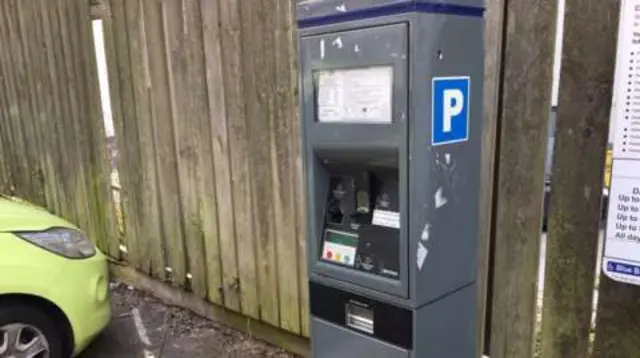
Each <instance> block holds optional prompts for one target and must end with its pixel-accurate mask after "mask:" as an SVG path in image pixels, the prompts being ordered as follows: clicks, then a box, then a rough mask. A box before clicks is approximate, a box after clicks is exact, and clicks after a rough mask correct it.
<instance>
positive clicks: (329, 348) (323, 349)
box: [311, 318, 409, 358]
mask: <svg viewBox="0 0 640 358" xmlns="http://www.w3.org/2000/svg"><path fill="white" fill-rule="evenodd" d="M311 330H312V331H313V337H314V341H313V353H314V355H313V356H314V357H316V358H354V357H366V358H408V357H409V351H407V350H405V349H402V348H399V347H396V346H393V345H391V344H388V343H385V342H383V341H379V340H377V339H372V338H371V337H368V336H365V335H362V334H359V333H357V332H353V331H350V330H348V329H345V328H343V327H340V326H337V325H335V324H332V323H329V322H326V321H323V320H321V319H318V318H313V319H312V321H311Z"/></svg>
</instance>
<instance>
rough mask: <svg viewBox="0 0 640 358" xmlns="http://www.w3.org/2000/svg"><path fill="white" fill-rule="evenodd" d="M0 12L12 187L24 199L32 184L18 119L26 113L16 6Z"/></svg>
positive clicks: (9, 3)
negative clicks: (7, 101) (10, 139)
mask: <svg viewBox="0 0 640 358" xmlns="http://www.w3.org/2000/svg"><path fill="white" fill-rule="evenodd" d="M0 5H3V9H1V11H0V15H3V16H4V17H3V18H2V19H0V22H1V23H2V25H4V26H3V27H4V31H3V32H4V39H3V41H4V42H5V43H6V44H7V48H8V49H9V51H7V52H5V53H4V54H0V55H3V56H4V62H5V64H6V66H7V72H6V74H7V78H8V81H7V87H8V93H9V103H10V104H9V108H8V112H9V113H8V114H9V115H8V117H7V118H6V119H5V121H7V122H8V123H7V124H8V127H9V130H10V132H11V138H12V139H13V143H12V146H13V148H15V149H14V155H13V158H14V166H13V167H14V173H15V175H14V176H13V182H12V184H13V187H14V188H15V193H16V194H17V195H22V196H25V197H28V196H29V194H30V193H29V191H28V190H29V187H30V185H31V180H30V179H31V178H30V175H29V165H30V160H29V158H30V155H29V152H27V148H28V147H29V146H28V145H26V143H28V141H27V139H26V138H25V137H24V133H23V129H22V125H21V120H20V118H21V117H22V116H23V115H24V116H26V115H27V114H26V113H25V110H24V100H23V96H25V93H24V91H23V90H22V89H21V88H20V85H21V82H20V79H19V78H18V77H19V71H20V70H19V67H20V63H21V58H20V49H19V47H18V46H19V43H18V40H17V39H16V37H15V31H16V30H15V21H14V20H15V15H14V14H15V7H16V4H15V2H13V1H4V2H3V3H2V4H0Z"/></svg>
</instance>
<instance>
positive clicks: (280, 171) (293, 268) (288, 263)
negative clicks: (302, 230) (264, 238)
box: [265, 0, 301, 333]
mask: <svg viewBox="0 0 640 358" xmlns="http://www.w3.org/2000/svg"><path fill="white" fill-rule="evenodd" d="M285 7H286V4H285V5H284V6H283V4H282V2H281V1H278V0H271V1H269V2H267V3H266V4H265V9H266V10H268V11H269V16H268V17H267V18H266V25H265V27H266V31H269V24H276V26H274V27H273V30H272V31H273V33H274V38H273V39H272V40H273V42H272V43H271V44H268V43H267V44H265V45H266V46H270V48H273V51H274V56H273V57H271V59H272V60H273V61H272V63H271V65H272V66H273V67H271V69H272V70H271V73H272V74H273V79H272V80H271V82H272V83H273V84H274V85H273V87H272V89H271V90H269V93H271V94H272V95H273V96H274V97H275V98H274V99H272V101H273V102H272V103H273V104H274V113H273V116H274V117H273V123H272V125H271V127H270V131H271V133H272V136H271V144H270V145H271V147H272V148H273V151H274V156H273V164H272V170H273V184H274V187H273V196H274V198H273V203H274V214H275V222H276V236H275V238H276V252H277V258H278V267H277V269H278V282H279V298H280V325H281V327H282V328H284V329H286V330H288V331H290V332H294V333H300V330H301V328H300V302H299V297H300V288H299V284H300V283H299V282H298V274H299V273H298V262H299V261H300V258H299V256H298V237H297V234H296V219H297V218H296V215H297V212H296V207H295V205H296V204H295V198H296V196H295V185H296V183H295V179H296V178H297V177H296V176H295V173H296V171H295V157H294V156H293V154H295V151H294V150H295V149H294V147H293V142H292V141H291V140H290V138H291V137H294V138H297V137H298V133H299V132H294V126H293V123H294V122H295V121H296V120H297V117H296V107H295V106H294V105H293V103H292V101H291V99H292V97H293V96H292V91H291V88H292V87H293V86H294V83H296V82H293V83H292V78H291V59H290V58H291V56H292V53H291V51H290V48H291V38H290V35H291V34H290V33H289V28H288V27H289V26H291V25H290V24H291V22H292V19H291V18H288V17H287V16H288V15H287V12H286V8H285ZM265 50H266V51H268V50H269V47H267V48H266V49H265ZM293 56H295V54H293Z"/></svg>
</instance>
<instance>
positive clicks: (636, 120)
mask: <svg viewBox="0 0 640 358" xmlns="http://www.w3.org/2000/svg"><path fill="white" fill-rule="evenodd" d="M622 6H623V8H622V12H621V13H620V16H621V18H620V31H619V35H618V55H617V63H616V79H615V82H616V83H615V89H614V95H613V98H614V100H613V108H612V116H611V120H612V122H614V123H615V126H614V131H615V133H614V136H615V137H614V138H615V139H614V148H613V150H614V154H613V157H614V159H640V0H625V1H623V3H622Z"/></svg>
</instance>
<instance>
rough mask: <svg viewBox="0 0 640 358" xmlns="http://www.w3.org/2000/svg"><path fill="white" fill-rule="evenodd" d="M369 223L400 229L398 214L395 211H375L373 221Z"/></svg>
mask: <svg viewBox="0 0 640 358" xmlns="http://www.w3.org/2000/svg"><path fill="white" fill-rule="evenodd" d="M371 223H372V224H373V225H377V226H385V227H390V228H392V229H400V213H399V212H397V211H388V210H380V209H376V210H374V211H373V219H372V221H371Z"/></svg>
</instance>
